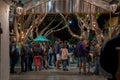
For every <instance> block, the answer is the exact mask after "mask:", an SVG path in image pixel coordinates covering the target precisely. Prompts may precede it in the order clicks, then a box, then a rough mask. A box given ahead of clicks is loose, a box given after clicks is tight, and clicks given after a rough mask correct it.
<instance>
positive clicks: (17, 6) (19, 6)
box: [16, 1, 24, 15]
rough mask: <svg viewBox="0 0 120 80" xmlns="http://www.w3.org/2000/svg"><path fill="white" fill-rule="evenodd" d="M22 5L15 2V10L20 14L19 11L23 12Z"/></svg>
mask: <svg viewBox="0 0 120 80" xmlns="http://www.w3.org/2000/svg"><path fill="white" fill-rule="evenodd" d="M23 6H24V4H23V3H22V2H21V1H19V2H18V3H17V4H16V12H17V13H18V14H19V15H21V13H22V12H23Z"/></svg>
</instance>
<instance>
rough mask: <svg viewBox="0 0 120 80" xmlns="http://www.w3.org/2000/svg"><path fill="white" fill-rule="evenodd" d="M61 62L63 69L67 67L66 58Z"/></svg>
mask: <svg viewBox="0 0 120 80" xmlns="http://www.w3.org/2000/svg"><path fill="white" fill-rule="evenodd" d="M62 64H63V69H66V68H67V59H65V60H62Z"/></svg>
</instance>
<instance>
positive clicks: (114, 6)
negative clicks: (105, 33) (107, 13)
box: [109, 0, 119, 13]
mask: <svg viewBox="0 0 120 80" xmlns="http://www.w3.org/2000/svg"><path fill="white" fill-rule="evenodd" d="M118 3H119V1H117V0H112V1H111V2H109V4H110V9H111V10H112V12H113V13H115V11H116V10H117V7H118Z"/></svg>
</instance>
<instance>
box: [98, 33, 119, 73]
mask: <svg viewBox="0 0 120 80" xmlns="http://www.w3.org/2000/svg"><path fill="white" fill-rule="evenodd" d="M116 47H120V34H119V35H118V36H116V37H114V38H112V39H111V40H109V41H107V42H106V44H105V45H104V46H103V47H102V49H101V54H100V64H101V67H102V68H103V69H104V70H105V71H107V72H108V73H111V74H115V73H116V72H117V69H118V53H117V50H116Z"/></svg>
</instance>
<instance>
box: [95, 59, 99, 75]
mask: <svg viewBox="0 0 120 80" xmlns="http://www.w3.org/2000/svg"><path fill="white" fill-rule="evenodd" d="M99 64H100V63H99V57H96V59H95V71H94V73H95V74H96V75H98V74H99V66H100V65H99Z"/></svg>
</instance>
